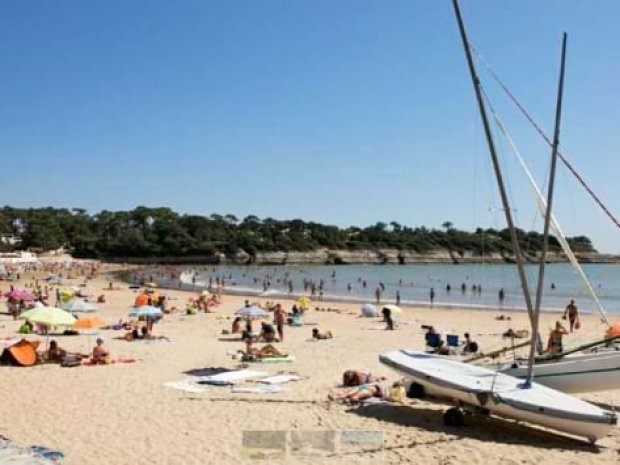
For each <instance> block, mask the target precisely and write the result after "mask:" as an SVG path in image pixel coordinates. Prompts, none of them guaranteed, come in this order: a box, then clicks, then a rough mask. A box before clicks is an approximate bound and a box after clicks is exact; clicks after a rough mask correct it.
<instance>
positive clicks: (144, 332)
mask: <svg viewBox="0 0 620 465" xmlns="http://www.w3.org/2000/svg"><path fill="white" fill-rule="evenodd" d="M140 332H141V333H142V334H141V336H140V339H165V340H166V341H169V340H170V339H168V338H167V337H166V336H156V335H154V334H153V333H152V332H151V331H150V330H149V328H148V326H143V327H142V328H141V330H140Z"/></svg>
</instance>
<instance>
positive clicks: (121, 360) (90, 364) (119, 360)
mask: <svg viewBox="0 0 620 465" xmlns="http://www.w3.org/2000/svg"><path fill="white" fill-rule="evenodd" d="M137 361H138V359H135V358H115V359H114V360H112V361H111V362H110V363H97V362H94V361H93V360H91V359H88V360H83V361H82V365H84V366H87V367H96V366H100V367H103V366H106V365H118V364H125V363H136V362H137Z"/></svg>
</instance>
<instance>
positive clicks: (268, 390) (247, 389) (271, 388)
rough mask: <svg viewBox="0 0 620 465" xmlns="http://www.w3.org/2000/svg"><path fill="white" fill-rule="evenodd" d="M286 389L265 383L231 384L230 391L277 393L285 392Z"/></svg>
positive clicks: (236, 392)
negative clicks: (255, 384) (263, 384)
mask: <svg viewBox="0 0 620 465" xmlns="http://www.w3.org/2000/svg"><path fill="white" fill-rule="evenodd" d="M285 391H286V389H284V388H281V387H280V386H273V385H266V386H233V387H232V388H231V389H230V392H233V393H235V394H277V393H280V392H285Z"/></svg>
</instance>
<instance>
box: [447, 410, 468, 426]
mask: <svg viewBox="0 0 620 465" xmlns="http://www.w3.org/2000/svg"><path fill="white" fill-rule="evenodd" d="M443 424H444V425H446V426H450V427H460V426H464V425H465V414H464V413H463V410H461V409H460V408H458V407H452V408H449V409H448V410H446V411H445V412H444V414H443Z"/></svg>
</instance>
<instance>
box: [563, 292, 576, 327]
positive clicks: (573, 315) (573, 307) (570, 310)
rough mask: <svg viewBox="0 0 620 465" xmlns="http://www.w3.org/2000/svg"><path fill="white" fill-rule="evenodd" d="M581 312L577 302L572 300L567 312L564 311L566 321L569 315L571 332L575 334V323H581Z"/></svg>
mask: <svg viewBox="0 0 620 465" xmlns="http://www.w3.org/2000/svg"><path fill="white" fill-rule="evenodd" d="M578 313H579V312H578V311H577V306H576V305H575V301H574V300H571V301H570V302H569V304H568V305H567V306H566V310H564V316H563V317H562V318H563V319H564V320H566V316H567V315H568V322H569V323H570V332H571V333H572V332H573V328H574V327H575V323H576V322H577V321H579V314H578Z"/></svg>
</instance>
